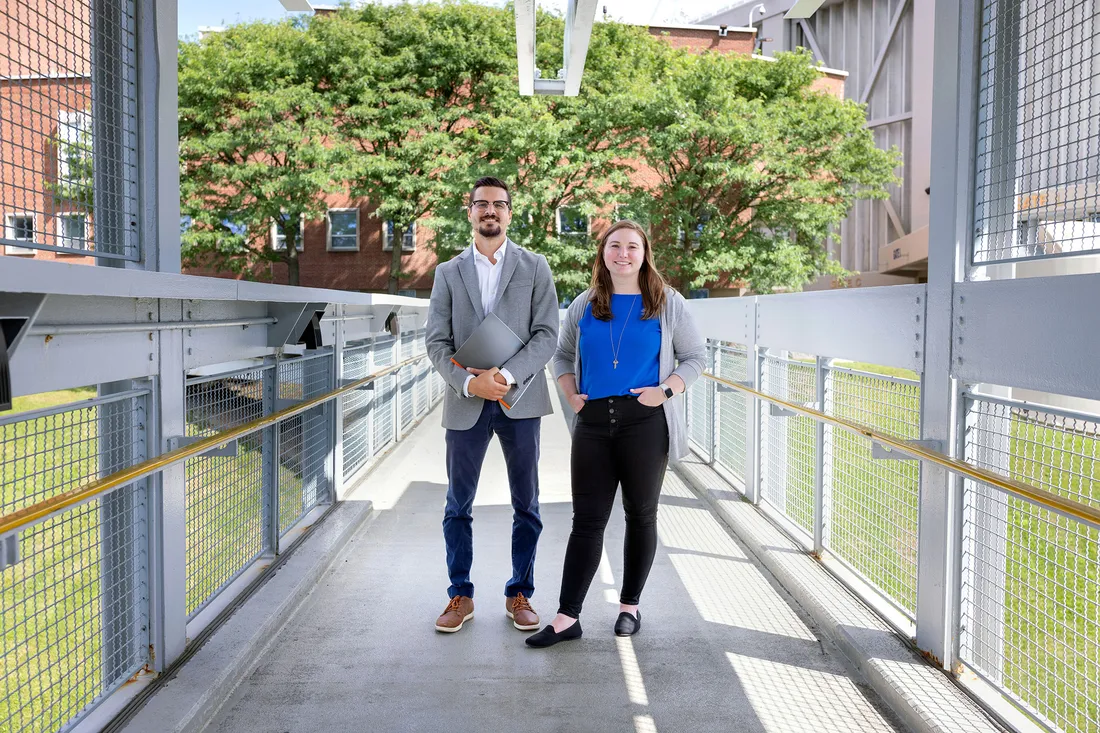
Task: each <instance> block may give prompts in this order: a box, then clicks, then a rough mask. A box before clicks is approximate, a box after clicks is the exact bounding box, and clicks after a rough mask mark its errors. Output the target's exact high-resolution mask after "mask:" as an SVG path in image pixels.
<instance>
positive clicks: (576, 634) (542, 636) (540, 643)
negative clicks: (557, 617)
mask: <svg viewBox="0 0 1100 733" xmlns="http://www.w3.org/2000/svg"><path fill="white" fill-rule="evenodd" d="M581 633H582V632H581V621H580V619H577V622H576V623H575V624H573V625H572V626H570V627H569V628H568V629H566V630H565V631H563V632H561V633H560V634H559V633H558V632H556V631H554V627H553V626H550V625H547V626H544V627H543V628H542V631H538V632H536V633H534V634H531V635H530V636H528V637H527V638H526V639H525V641H526V642H527V646H533V647H535V648H536V649H544V648H546V647H548V646H554V645H555V644H557V643H558V642H559V641H568V640H570V639H579V638H581Z"/></svg>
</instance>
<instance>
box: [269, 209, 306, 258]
mask: <svg viewBox="0 0 1100 733" xmlns="http://www.w3.org/2000/svg"><path fill="white" fill-rule="evenodd" d="M280 217H281V218H282V222H278V221H275V220H274V219H273V220H272V221H271V248H272V249H273V250H275V251H277V252H283V251H285V250H286V233H285V232H286V227H287V225H288V224H289V222H290V216H289V215H288V214H286V213H285V212H284V213H283V214H281V215H280ZM280 224H281V226H280ZM305 231H306V215H305V214H301V215H299V217H298V228H297V230H295V232H294V234H295V236H294V240H295V245H294V249H296V250H297V251H299V252H301V251H302V250H304V249H305V248H306V242H305V236H304V234H305Z"/></svg>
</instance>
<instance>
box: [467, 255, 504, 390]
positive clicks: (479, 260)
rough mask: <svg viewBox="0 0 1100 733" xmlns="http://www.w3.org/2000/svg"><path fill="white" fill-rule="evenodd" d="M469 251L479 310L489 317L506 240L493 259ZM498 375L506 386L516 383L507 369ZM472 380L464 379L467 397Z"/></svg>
mask: <svg viewBox="0 0 1100 733" xmlns="http://www.w3.org/2000/svg"><path fill="white" fill-rule="evenodd" d="M470 249H471V250H472V254H473V256H474V268H475V269H476V270H477V284H478V288H479V289H480V290H481V308H482V310H483V311H485V315H489V314H490V313H492V312H493V308H495V307H496V304H497V300H498V299H499V297H500V293H498V292H497V291H498V290H499V289H500V273H501V272H502V271H503V269H504V267H503V263H504V256H505V255H506V254H507V250H508V240H507V239H505V240H504V242H503V243H502V244H501V245H500V249H498V250H497V251H496V253H495V254H494V256H493V259H489V258H488V257H486V256H485V255H483V254H481V252H479V251H478V248H477V245H476V244H471V245H470ZM494 262H495V263H496V264H494ZM500 373H501V375H502V376H503V377H504V378H505V379H506V380H507V381H508V384H515V383H516V380H515V379H513V378H512V375H511V374H510V373H509V372H508V370H507V369H501V370H500ZM473 378H474V375H473V374H471V375H470V376H468V377H466V382H465V384H463V385H462V391H463V393H464V394H465V395H466V396H467V397H469V396H470V380H471V379H473Z"/></svg>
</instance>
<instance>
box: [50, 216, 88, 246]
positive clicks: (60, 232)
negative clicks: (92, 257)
mask: <svg viewBox="0 0 1100 733" xmlns="http://www.w3.org/2000/svg"><path fill="white" fill-rule="evenodd" d="M57 242H58V245H59V246H61V247H68V248H69V249H87V248H88V217H87V215H86V214H58V215H57Z"/></svg>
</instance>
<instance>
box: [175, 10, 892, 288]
mask: <svg viewBox="0 0 1100 733" xmlns="http://www.w3.org/2000/svg"><path fill="white" fill-rule="evenodd" d="M537 23H538V32H537V37H538V38H539V39H540V42H539V46H538V48H537V49H536V57H537V64H538V67H539V68H540V69H541V70H542V71H543V75H544V76H551V77H552V76H554V72H556V70H557V68H558V66H560V65H561V61H560V59H561V39H562V37H563V22H562V20H561V18H559V17H555V16H553V15H549V14H545V13H540V14H539V16H538V18H537ZM180 67H181V68H180V132H181V163H182V165H183V184H182V188H183V192H184V211H185V213H187V214H189V215H191V217H192V219H193V221H195V222H196V226H195V227H194V228H193V229H192V230H191V232H189V234H188V235H187V236H186V237H185V249H184V251H185V254H186V255H189V256H190V257H191V258H192V259H194V258H195V257H199V256H200V255H201V256H204V257H207V258H213V259H214V260H216V261H217V264H219V265H220V266H228V267H229V268H230V269H233V270H234V271H239V272H243V271H248V270H249V268H251V267H252V266H253V264H254V262H255V261H257V260H261V261H262V260H269V259H283V260H285V261H286V262H287V263H288V265H290V266H291V272H292V282H295V279H294V277H295V274H296V256H295V255H296V253H295V252H294V247H293V246H287V247H286V250H285V251H281V252H272V251H271V249H270V247H266V248H265V247H259V248H257V247H256V246H255V243H254V242H252V243H251V244H250V242H249V241H248V240H249V239H251V238H252V237H251V236H249V235H242V234H240V233H239V232H238V233H237V234H234V233H232V232H230V231H229V229H230V228H232V227H229V228H227V226H226V222H233V221H238V222H243V223H245V224H246V225H247V226H248V232H253V233H254V232H255V231H256V230H255V229H254V227H258V228H259V229H260V230H262V232H264V233H266V231H267V229H266V222H270V221H272V220H279V221H281V222H283V223H285V224H286V227H287V229H286V234H287V243H288V245H290V244H291V242H292V241H293V238H294V237H296V236H298V235H297V232H295V231H294V230H295V229H296V227H295V225H294V222H296V221H297V215H298V214H300V213H304V214H306V215H307V216H309V217H311V218H315V217H319V216H321V215H322V214H323V211H324V207H325V203H324V196H323V195H324V194H325V193H327V192H332V191H336V190H344V189H346V190H347V191H348V192H349V193H350V194H351V195H352V196H353V197H362V198H366V199H367V200H369V201H370V202H371V204H372V205H373V206H375V207H376V209H375V211H374V215H375V216H377V217H378V218H379V219H381V220H382V221H383V222H385V221H392V222H393V223H394V230H395V233H396V234H397V237H398V239H399V238H400V232H403V231H405V230H406V229H407V228H408V226H409V225H410V224H411V223H413V222H416V221H423V222H425V223H427V224H429V226H430V228H431V229H432V230H433V233H434V240H433V245H434V246H435V248H436V250H437V252H438V254H439V255H440V257H441V258H446V257H448V256H451V255H453V254H454V253H455V252H457V251H459V250H461V249H462V248H464V247H466V246H469V242H470V226H469V223H468V222H467V220H466V215H465V203H466V197H467V195H468V193H469V186H470V185H471V183H472V182H473V181H474V180H476V179H477V178H478V177H480V176H482V175H495V176H497V177H500V178H503V179H505V180H507V181H509V182H510V183H511V184H512V197H513V205H514V215H513V221H512V225H511V228H510V230H509V234H510V236H511V237H512V238H513V239H514V240H516V241H517V242H519V243H521V244H523V245H524V246H526V247H529V248H530V249H532V250H534V251H536V252H539V253H542V254H544V255H546V257H547V259H548V261H549V262H550V265H551V268H552V270H553V271H554V274H555V277H556V278H557V281H558V288H559V291H560V292H562V293H565V294H570V293H576V292H577V291H579V290H580V289H581V288H583V287H584V286H585V285H586V284H587V281H588V278H589V272H590V268H591V263H592V259H593V256H594V253H595V246H594V242H593V238H594V237H593V236H592V235H594V234H598V230H595V231H593V232H592V235H589V234H587V233H584V232H580V233H568V234H563V233H561V232H559V231H558V227H557V216H556V212H557V210H558V209H559V207H562V206H568V207H572V208H573V209H574V210H579V211H581V212H583V213H584V214H586V215H588V216H589V217H590V218H593V219H597V218H598V219H600V220H608V219H614V218H618V217H620V216H625V215H629V216H631V217H632V218H637V219H639V220H641V221H642V223H643V224H647V225H649V226H650V227H651V229H652V241H653V244H654V250H655V254H656V255H657V259H658V263H659V265H660V266H661V268H662V270H663V271H664V272H665V273H666V274H667V276H668V277H669V279H670V280H671V282H672V283H673V284H674V285H675V286H676V287H678V288H679V289H680V290H681V291H683V292H687V291H688V290H689V289H691V288H693V287H699V286H702V285H706V284H713V283H716V282H721V281H726V280H728V281H740V282H743V283H746V284H748V285H749V286H750V287H752V288H753V289H755V290H756V291H758V292H766V291H769V290H771V289H773V288H798V287H800V286H801V285H802V284H803V283H805V282H807V281H808V280H811V279H812V278H813V277H815V276H816V275H819V274H822V273H827V272H839V266H838V265H836V263H833V262H830V261H829V260H828V258H827V256H826V249H825V243H826V241H827V237H828V235H829V233H830V231H832V230H833V228H834V227H836V226H837V225H838V224H839V223H840V221H841V220H842V219H843V217H844V216H845V215H846V214H847V212H848V210H849V209H850V207H851V205H852V203H853V202H854V200H855V199H857V198H861V197H864V198H867V197H874V198H879V197H885V196H886V195H887V194H886V185H887V184H889V183H891V182H893V181H894V180H895V179H894V173H893V169H894V168H896V167H897V166H898V165H899V160H898V156H897V154H896V152H893V151H891V152H886V151H882V150H879V149H877V148H876V147H875V145H874V141H873V138H872V136H871V133H870V132H869V131H868V130H866V129H865V128H864V125H865V122H866V119H865V113H864V110H863V108H862V107H861V106H859V105H857V104H855V103H853V102H850V101H844V100H840V99H837V98H836V97H835V96H832V95H830V94H827V93H825V92H823V91H819V90H818V89H816V88H815V82H816V81H817V80H819V79H820V78H821V74H820V72H819V71H818V70H816V69H815V68H814V67H813V65H812V62H811V57H810V56H809V55H808V54H803V53H794V54H784V55H781V56H779V57H778V58H777V59H776V60H775V61H774V62H767V61H761V60H759V59H752V58H749V57H745V56H738V55H723V54H718V53H714V52H707V53H702V54H691V53H687V52H684V51H680V50H676V49H673V48H672V47H671V46H670V45H668V44H666V43H664V42H663V41H661V40H660V39H659V38H656V37H653V36H651V35H650V34H649V33H648V32H647V31H646V30H645V29H642V28H636V27H631V26H625V25H622V24H617V23H597V24H596V25H595V26H594V29H593V35H592V42H591V46H590V48H589V53H588V58H587V61H586V68H585V76H584V83H583V85H582V89H581V94H580V96H578V97H574V98H566V97H546V96H536V97H520V96H519V94H518V88H517V84H516V76H517V70H516V58H515V30H514V19H513V15H512V11H511V9H510V8H504V9H498V8H489V7H484V6H481V5H473V4H471V3H469V2H460V1H457V0H456V1H449V2H443V3H439V4H427V3H426V4H418V5H413V4H407V3H406V4H398V5H393V6H383V5H379V4H366V5H364V6H362V7H359V8H350V7H345V8H343V9H341V10H340V11H339V12H337V13H333V14H330V15H326V16H316V17H314V18H311V19H308V20H306V21H301V22H300V23H299V24H291V23H283V24H279V25H265V24H251V25H246V26H238V27H235V28H231V29H230V30H229V31H227V32H226V33H224V34H214V35H211V36H209V37H208V38H207V39H205V40H204V41H202V42H201V43H194V44H183V46H182V47H181V53H180ZM280 216H282V218H281V219H280ZM401 264H402V252H401V247H400V244H399V242H395V246H394V252H393V256H392V261H391V266H390V278H389V290H390V291H391V292H394V291H396V289H397V288H398V287H399V286H400V278H401Z"/></svg>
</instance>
